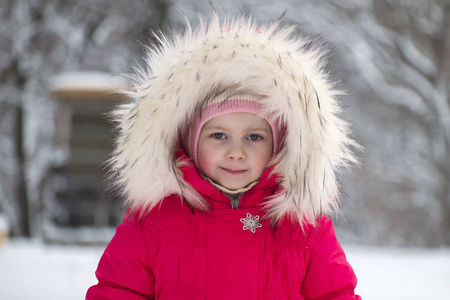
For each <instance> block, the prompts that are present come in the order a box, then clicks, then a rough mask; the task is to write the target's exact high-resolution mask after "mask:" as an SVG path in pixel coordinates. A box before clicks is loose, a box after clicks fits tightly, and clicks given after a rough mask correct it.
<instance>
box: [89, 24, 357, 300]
mask: <svg viewBox="0 0 450 300" xmlns="http://www.w3.org/2000/svg"><path fill="white" fill-rule="evenodd" d="M279 27H280V26H279V25H278V22H276V23H274V24H272V25H270V26H262V27H256V26H255V24H254V23H253V22H252V21H251V20H250V19H249V18H238V19H235V20H232V21H229V22H224V23H223V24H220V23H219V20H218V17H217V15H214V16H213V17H212V20H211V21H210V22H205V21H203V20H200V25H199V26H198V28H197V29H195V30H194V29H192V28H191V26H190V25H189V24H187V30H186V32H185V33H184V34H183V35H181V34H177V33H174V37H173V38H172V39H170V40H169V38H167V37H165V36H164V35H162V34H161V35H159V36H158V37H159V40H160V42H161V45H160V47H159V48H158V49H151V50H149V52H148V56H147V57H146V62H147V64H148V65H147V67H146V68H145V69H143V70H140V71H138V72H137V75H136V76H135V78H134V79H135V88H134V90H133V91H132V92H131V93H130V94H131V96H132V98H133V99H134V100H133V102H131V103H129V104H126V105H123V106H121V107H120V108H119V109H117V110H116V111H115V112H114V117H115V119H116V121H117V122H118V128H119V135H118V138H117V141H116V148H115V151H114V153H113V156H112V159H111V167H112V173H113V175H114V178H115V182H116V183H117V187H118V188H119V189H120V191H121V192H122V194H123V195H124V196H125V198H126V203H127V205H128V207H129V209H128V213H127V215H126V217H125V219H124V222H123V224H121V225H120V226H119V227H118V228H117V231H116V234H115V236H114V238H113V239H112V240H111V242H110V244H109V245H108V247H107V248H106V250H105V253H104V254H103V256H102V258H101V260H100V263H99V266H98V269H97V272H96V275H97V278H98V280H99V282H98V284H97V285H95V286H93V287H91V288H90V289H89V290H88V293H87V297H86V299H89V300H91V299H127V300H133V299H136V300H137V299H214V300H217V299H340V300H343V299H348V300H350V299H360V297H359V296H356V295H355V294H354V288H355V285H356V277H355V274H354V272H353V270H352V268H351V267H350V265H349V264H348V262H347V260H346V257H345V254H344V252H343V250H342V249H341V247H340V245H339V243H338V241H337V239H336V237H335V233H334V229H333V225H332V223H331V221H330V219H328V218H327V217H326V216H325V214H329V213H333V212H337V211H338V210H339V201H338V194H339V186H338V183H337V180H336V173H337V172H338V171H339V170H340V169H341V168H342V167H346V166H348V165H349V164H351V163H355V162H356V159H355V157H354V156H353V154H352V151H351V149H352V148H354V147H356V148H357V147H358V145H357V144H356V143H355V142H354V140H352V139H351V138H350V137H349V136H350V132H349V129H348V126H347V124H346V123H345V122H344V121H343V120H341V119H340V118H339V113H340V108H339V106H338V103H337V101H336V96H337V95H338V94H339V91H336V90H334V89H333V85H332V84H331V83H330V82H329V81H328V80H327V76H326V73H325V72H324V71H323V70H322V68H323V61H322V59H323V55H324V53H323V52H322V51H321V50H320V49H319V48H317V47H315V46H314V45H313V44H312V43H311V42H310V41H308V40H306V39H303V38H298V37H297V38H296V37H294V36H293V31H294V28H293V27H287V28H279Z"/></svg>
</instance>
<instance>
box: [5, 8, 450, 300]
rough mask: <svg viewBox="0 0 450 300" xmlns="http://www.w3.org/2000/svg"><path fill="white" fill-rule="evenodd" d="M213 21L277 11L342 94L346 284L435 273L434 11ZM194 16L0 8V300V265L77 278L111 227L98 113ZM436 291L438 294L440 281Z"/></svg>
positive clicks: (439, 208)
mask: <svg viewBox="0 0 450 300" xmlns="http://www.w3.org/2000/svg"><path fill="white" fill-rule="evenodd" d="M225 2H226V3H225ZM213 5H214V6H215V8H216V9H217V10H218V11H219V13H221V14H222V15H226V14H241V13H251V14H252V15H253V16H254V17H255V19H257V20H259V21H261V22H263V21H274V20H276V19H277V18H278V17H279V16H280V15H282V13H283V12H284V11H287V14H286V17H285V19H284V23H286V24H290V23H298V24H299V25H300V29H301V31H303V32H304V34H305V35H312V36H315V35H318V37H320V39H321V40H322V41H326V42H327V45H326V47H327V48H328V49H329V50H330V56H329V65H328V66H329V70H330V74H331V76H332V78H333V79H334V80H336V81H338V82H339V87H340V88H341V89H344V90H347V91H348V95H347V96H346V97H343V98H342V99H341V100H342V104H343V106H345V107H346V113H345V116H344V117H345V118H346V119H347V120H349V121H350V122H351V123H352V124H353V130H354V131H355V135H356V137H357V138H358V140H359V141H360V142H361V143H362V144H363V145H364V147H365V148H366V151H365V152H363V153H360V156H361V159H362V166H361V168H360V169H355V170H353V173H351V174H350V175H346V176H343V177H342V178H341V181H342V183H343V193H342V201H343V206H342V208H343V216H341V217H339V218H338V219H337V220H335V221H336V224H337V225H336V228H337V234H338V237H339V239H340V241H341V242H342V243H343V244H345V245H350V251H349V253H350V254H351V253H353V254H354V256H353V257H354V260H355V262H358V261H359V262H360V263H361V264H360V265H358V267H355V269H357V271H358V270H359V269H358V268H360V269H363V268H364V267H362V266H366V267H367V268H368V267H369V265H364V263H367V262H368V261H370V259H369V260H367V256H364V255H366V254H367V255H370V254H372V256H371V257H372V258H373V257H377V256H376V255H378V254H379V253H380V252H373V251H374V250H373V249H384V248H380V247H389V249H396V250H398V251H401V250H404V249H414V251H429V252H420V253H421V255H419V256H420V257H422V258H423V257H424V255H422V253H431V254H429V255H435V257H438V256H439V255H441V256H442V257H441V256H439V257H441V258H440V260H439V261H438V263H437V264H436V266H439V265H441V266H442V263H446V264H447V266H450V254H448V252H445V253H447V254H446V255H444V254H442V252H436V251H443V250H442V249H448V247H449V246H450V97H449V95H450V86H449V82H450V0H402V1H400V0H365V1H360V0H342V1H334V0H320V1H308V0H280V1H272V0H267V1H262V0H259V1H257V0H246V1H237V0H230V1H213ZM198 12H200V13H204V14H206V15H208V14H210V12H211V6H210V4H209V2H208V1H206V0H195V1H194V0H184V1H183V0H172V1H169V0H132V1H129V0H118V1H106V0H79V1H54V0H0V25H1V26H0V40H1V42H0V247H3V250H2V248H0V295H1V294H2V284H5V283H4V282H3V283H2V281H3V280H2V278H4V279H5V280H6V278H9V280H11V276H9V275H8V276H7V275H6V273H5V272H6V271H4V270H6V269H5V268H3V271H2V262H3V263H6V262H7V261H9V262H10V264H9V265H10V268H11V269H15V270H16V271H15V272H16V273H17V274H16V275H17V276H18V277H20V274H19V271H23V270H25V267H23V268H24V269H20V268H19V267H17V266H16V265H14V264H13V263H15V262H16V261H17V262H20V261H24V260H23V258H24V257H28V258H29V257H30V256H32V255H37V257H40V259H39V260H41V261H42V259H44V258H45V257H47V256H46V255H47V254H48V253H49V251H47V250H48V249H53V250H52V251H56V252H55V253H60V254H61V260H58V259H56V260H55V261H54V262H55V265H61V262H62V261H64V257H66V258H68V257H72V259H73V260H74V261H77V260H79V261H83V259H84V261H86V265H89V266H92V269H89V270H87V271H88V272H89V273H92V274H90V276H92V278H93V272H94V270H95V265H96V263H97V260H98V258H99V255H100V254H101V251H102V250H103V249H104V245H105V244H106V243H107V242H108V241H109V239H110V238H111V236H112V235H113V233H114V228H115V226H116V225H118V224H119V223H120V222H121V218H122V216H123V213H124V212H123V210H122V209H121V201H120V199H118V198H117V197H116V196H115V195H113V194H112V193H110V192H108V189H107V188H106V187H107V183H106V181H105V176H104V175H105V172H106V170H105V168H104V165H103V162H104V161H105V160H106V159H107V158H108V154H109V152H110V151H111V147H112V139H113V136H114V135H113V133H112V131H111V129H112V126H111V124H110V123H109V122H108V121H107V119H106V118H105V113H107V112H108V111H110V110H111V109H112V108H113V107H114V106H115V105H117V104H118V103H121V102H123V101H126V99H124V98H123V97H120V96H118V95H117V94H115V93H113V92H112V91H113V90H114V89H117V88H127V81H126V79H125V78H124V77H123V76H122V75H121V74H123V73H126V72H129V71H130V70H131V67H132V66H136V65H141V64H142V55H143V49H142V48H143V47H142V44H152V43H153V41H152V37H151V32H152V30H155V29H161V30H163V31H166V32H168V31H170V28H171V27H174V28H182V23H183V18H184V15H186V16H187V18H188V19H190V20H192V22H193V23H194V24H195V23H197V21H198V18H197V13H198ZM61 245H71V247H70V246H64V247H63V246H61ZM83 245H84V246H83ZM52 247H56V249H59V250H54V249H55V248H52ZM61 247H62V248H61ZM27 249H33V250H31V251H35V252H33V253H34V254H32V253H31V254H30V252H27ZM63 249H64V250H63ZM67 249H72V250H74V249H77V252H76V253H78V254H79V253H86V251H87V253H88V254H86V255H87V256H86V255H85V256H78V254H73V253H74V252H65V251H68V250H67ZM86 249H91V250H86ZM352 249H353V250H352ZM361 249H364V251H363V250H361ZM36 251H37V252H36ZM58 251H60V252H58ZM83 251H84V252H83ZM50 252H51V251H50ZM39 253H40V254H39ZM64 253H65V254H67V255H68V256H67V255H66V256H65V255H64ZM374 253H377V254H374ZM395 253H397V255H398V257H397V258H399V257H404V255H402V254H399V253H401V252H395ZM414 253H416V252H414ZM437 253H438V254H437ZM350 254H349V255H350ZM8 255H9V256H8ZM39 255H41V256H39ZM70 255H72V256H70ZM74 255H75V256H74ZM436 255H437V256H436ZM12 257H15V259H16V260H14V259H13V258H12ZM52 257H53V258H54V256H52ZM379 257H380V261H381V260H383V261H386V259H385V258H386V257H385V256H379ZM394 257H395V256H394ZM411 257H412V258H416V256H414V255H412V256H411ZM53 258H52V259H53ZM350 258H351V257H350ZM391 259H392V257H391ZM393 260H394V261H398V260H397V259H395V258H394V259H393ZM376 262H377V263H375V264H373V265H372V269H371V270H369V269H365V270H361V274H369V273H370V272H371V271H373V267H374V266H375V265H377V264H378V261H376ZM405 263H406V264H407V262H405ZM29 264H32V261H30V262H29ZM391 265H392V264H391ZM425 265H428V266H430V265H429V264H425ZM40 267H43V268H45V266H40ZM64 270H66V271H61V272H69V273H70V272H71V271H70V270H72V271H73V269H70V268H69V270H67V269H64ZM10 271H11V270H8V272H10ZM403 271H405V270H403ZM415 271H416V272H417V270H415ZM2 272H4V273H2ZM83 272H84V273H83ZM364 272H367V273H364ZM445 272H447V271H445ZM85 273H87V272H86V270H80V272H79V273H76V272H75V273H72V274H78V275H77V276H79V278H84V277H83V276H84V274H85ZM2 274H3V275H2ZM394 274H395V273H394ZM433 274H434V275H435V276H436V272H434V271H433ZM363 276H365V275H363ZM439 276H441V275H439ZM444 276H445V277H442V278H440V279H441V280H442V281H443V282H447V283H448V285H449V286H450V271H448V272H447V273H445V275H444ZM67 278H70V277H67ZM77 278H78V277H77ZM92 278H89V280H90V282H91V281H94V282H92V283H95V280H94V279H92ZM370 280H371V281H372V283H373V282H374V281H373V280H374V279H373V278H372V279H370ZM82 282H83V281H82ZM360 282H361V278H360ZM434 282H435V283H436V280H434ZM80 284H81V287H80V290H83V289H84V288H85V287H84V286H83V284H84V283H80ZM362 284H363V285H364V282H363V283H362ZM366 284H367V283H366ZM380 284H381V283H380ZM411 284H412V283H411V282H410V283H408V285H411ZM5 286H6V284H5ZM411 286H414V285H413V284H412V285H411ZM368 290H369V289H368ZM374 290H375V288H374ZM77 291H78V290H77ZM435 291H436V290H435ZM78 292H79V291H78ZM8 295H9V298H8V299H21V298H20V297H19V296H17V295H16V298H14V297H15V296H14V294H13V292H11V294H8ZM447 295H448V289H447ZM368 296H369V297H364V298H365V299H370V295H368ZM416 296H417V293H416ZM34 299H37V298H34ZM374 299H388V298H381V297H378V298H374ZM389 299H391V298H389ZM392 299H403V298H399V297H398V295H397V297H394V298H392ZM404 299H428V298H420V297H419V298H413V297H411V295H410V296H408V297H406V298H404Z"/></svg>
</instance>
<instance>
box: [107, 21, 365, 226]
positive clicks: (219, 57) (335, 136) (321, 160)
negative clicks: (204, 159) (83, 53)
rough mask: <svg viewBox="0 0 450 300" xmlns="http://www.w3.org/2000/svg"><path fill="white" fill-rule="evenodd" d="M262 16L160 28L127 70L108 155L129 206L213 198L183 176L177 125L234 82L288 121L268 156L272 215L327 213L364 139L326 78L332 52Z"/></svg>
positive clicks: (307, 217) (200, 204)
mask: <svg viewBox="0 0 450 300" xmlns="http://www.w3.org/2000/svg"><path fill="white" fill-rule="evenodd" d="M278 23H279V21H278V22H275V23H273V24H268V25H257V24H255V23H254V22H253V20H252V19H251V18H249V17H239V18H236V19H228V20H226V21H224V22H222V23H221V22H220V21H219V18H218V16H217V15H216V14H213V16H212V18H211V20H204V19H203V18H200V24H199V26H198V27H197V28H192V27H191V25H190V23H189V22H186V30H185V32H184V33H177V32H173V36H172V37H168V36H166V35H164V34H162V33H159V34H156V35H155V37H156V38H157V39H158V40H159V42H160V45H159V46H158V47H157V48H148V49H147V54H146V57H145V61H146V66H144V67H143V68H140V69H136V70H135V72H134V74H132V75H131V78H132V80H133V83H134V87H133V90H132V91H131V92H127V94H128V95H129V96H130V97H131V98H132V101H131V102H130V103H127V104H124V105H122V106H120V107H118V108H117V109H116V110H115V111H114V112H113V113H112V117H113V120H114V121H115V122H117V127H118V137H117V140H116V145H115V150H114V152H113V154H112V158H111V160H110V161H109V164H110V166H111V174H112V177H113V180H114V182H115V184H116V186H117V187H118V188H119V190H120V191H121V193H122V194H123V196H124V197H125V198H126V203H127V204H128V205H129V206H130V207H131V208H132V209H136V210H137V209H142V208H148V209H150V208H153V207H154V206H155V205H157V204H158V203H160V201H161V200H162V199H163V198H164V197H166V196H168V195H170V194H179V195H182V196H183V197H184V198H185V199H186V200H187V201H188V203H189V204H190V205H191V206H192V207H195V208H198V209H201V210H208V204H207V203H206V201H205V200H203V199H202V198H201V196H200V195H199V194H198V193H197V192H196V191H195V190H194V189H193V188H192V187H191V186H190V185H189V184H187V183H186V182H185V181H184V180H183V177H182V174H181V172H180V170H179V168H178V163H179V162H177V160H176V150H177V147H178V146H179V136H180V134H181V133H180V131H182V130H183V129H184V128H186V126H187V124H189V122H190V121H191V120H192V118H194V117H195V116H197V115H198V113H199V112H200V111H201V109H202V108H204V107H205V106H207V105H208V104H209V103H210V102H211V101H212V99H214V98H216V97H217V96H221V95H222V94H223V93H225V92H227V93H229V92H230V91H233V92H236V93H239V94H242V93H251V94H258V95H263V96H265V97H261V100H260V102H261V104H262V105H263V106H264V107H265V109H266V110H267V111H269V112H270V113H272V114H274V116H276V117H278V118H279V119H280V120H281V122H282V123H283V124H284V126H285V127H286V134H285V137H284V139H283V144H282V148H281V150H280V151H279V153H278V154H277V155H276V157H274V158H273V161H272V163H273V164H274V165H275V168H274V172H275V173H277V174H278V175H279V178H280V180H281V183H280V184H281V186H282V188H281V189H280V193H278V194H277V195H274V196H273V197H272V198H271V199H268V200H267V201H266V205H265V207H264V208H265V209H266V210H267V216H268V217H270V218H272V220H275V221H277V220H280V219H281V218H283V217H290V218H292V219H293V220H297V221H299V222H300V223H301V224H302V223H303V222H304V221H306V222H309V223H314V222H315V220H316V217H317V216H318V215H319V214H321V213H325V214H327V213H331V212H333V211H338V210H339V199H338V196H339V184H338V182H337V178H336V176H337V173H338V172H339V171H340V169H341V168H342V167H346V166H348V165H349V164H351V163H356V158H355V156H354V154H353V152H352V149H355V148H358V147H359V146H358V144H357V143H356V142H355V141H354V140H353V139H352V138H351V133H350V131H349V127H348V125H347V123H346V122H345V121H343V120H342V119H341V118H340V116H339V114H340V112H341V108H340V106H339V105H338V102H337V99H336V97H337V96H338V95H340V94H341V92H340V91H338V90H336V89H335V88H334V85H333V83H331V82H329V80H328V77H327V74H326V72H325V71H324V70H323V67H324V58H325V57H324V55H326V53H325V52H324V51H323V50H322V49H320V47H316V46H315V45H314V43H312V42H311V40H309V39H306V38H303V37H298V36H295V35H294V31H295V27H293V26H289V27H281V26H280V25H279V24H278Z"/></svg>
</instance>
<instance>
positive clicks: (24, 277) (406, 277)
mask: <svg viewBox="0 0 450 300" xmlns="http://www.w3.org/2000/svg"><path fill="white" fill-rule="evenodd" d="M103 249H104V247H103V246H102V247H100V246H96V247H94V246H61V245H45V244H42V243H40V242H38V241H30V240H12V241H9V243H8V244H7V245H6V246H3V247H2V248H0V299H8V300H24V299H33V300H41V299H42V300H44V299H45V300H52V299H65V300H72V299H73V300H75V299H77V300H80V299H84V295H85V292H86V290H87V288H88V287H89V286H90V285H92V284H94V283H95V282H96V279H95V277H94V271H95V268H96V266H97V263H98V260H99V258H100V256H101V254H102V252H103ZM344 249H345V250H346V253H347V257H348V259H349V261H350V262H351V264H352V265H353V267H354V269H355V271H356V273H357V275H358V278H359V284H358V287H357V293H358V294H360V295H361V296H362V297H363V299H364V300H428V299H450V298H449V295H450V249H448V248H446V249H433V250H426V249H387V248H369V247H360V246H350V245H344Z"/></svg>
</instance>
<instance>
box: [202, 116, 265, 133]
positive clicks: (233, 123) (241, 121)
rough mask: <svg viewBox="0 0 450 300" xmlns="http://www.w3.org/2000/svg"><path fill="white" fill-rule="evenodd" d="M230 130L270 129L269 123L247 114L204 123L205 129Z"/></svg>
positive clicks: (214, 119) (223, 117) (220, 117)
mask: <svg viewBox="0 0 450 300" xmlns="http://www.w3.org/2000/svg"><path fill="white" fill-rule="evenodd" d="M214 127H220V128H224V129H226V128H230V129H242V130H247V129H249V128H251V129H256V128H258V129H270V125H269V123H268V122H267V121H266V120H265V119H264V118H261V117H260V116H258V115H255V114H252V113H247V112H234V113H229V114H225V115H221V116H218V117H215V118H212V119H211V120H209V121H208V122H206V123H205V125H204V126H203V129H205V128H208V129H209V128H214Z"/></svg>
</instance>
